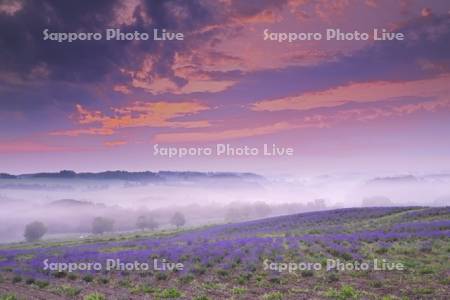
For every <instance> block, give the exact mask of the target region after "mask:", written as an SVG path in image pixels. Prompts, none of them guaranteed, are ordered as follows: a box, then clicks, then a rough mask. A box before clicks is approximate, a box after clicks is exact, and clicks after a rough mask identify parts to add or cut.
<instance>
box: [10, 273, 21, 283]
mask: <svg viewBox="0 0 450 300" xmlns="http://www.w3.org/2000/svg"><path fill="white" fill-rule="evenodd" d="M21 281H22V277H20V276H19V275H16V276H14V277H13V279H12V282H13V283H17V282H21Z"/></svg>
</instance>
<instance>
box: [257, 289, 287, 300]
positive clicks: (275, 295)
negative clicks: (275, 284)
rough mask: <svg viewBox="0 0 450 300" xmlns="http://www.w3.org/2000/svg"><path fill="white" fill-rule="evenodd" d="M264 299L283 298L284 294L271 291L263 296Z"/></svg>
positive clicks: (276, 299) (279, 299)
mask: <svg viewBox="0 0 450 300" xmlns="http://www.w3.org/2000/svg"><path fill="white" fill-rule="evenodd" d="M262 298H263V299H264V300H282V299H283V294H282V293H281V292H278V291H277V292H270V293H267V294H264V295H263V297H262Z"/></svg>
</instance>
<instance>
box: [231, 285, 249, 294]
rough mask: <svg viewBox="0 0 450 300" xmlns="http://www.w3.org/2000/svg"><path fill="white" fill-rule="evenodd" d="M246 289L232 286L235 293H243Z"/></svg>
mask: <svg viewBox="0 0 450 300" xmlns="http://www.w3.org/2000/svg"><path fill="white" fill-rule="evenodd" d="M246 291H247V289H245V288H243V287H234V288H233V290H232V292H233V294H235V295H242V294H245V292H246Z"/></svg>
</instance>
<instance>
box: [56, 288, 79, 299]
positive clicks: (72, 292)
mask: <svg viewBox="0 0 450 300" xmlns="http://www.w3.org/2000/svg"><path fill="white" fill-rule="evenodd" d="M56 292H57V293H58V294H60V295H63V296H67V297H76V296H78V295H79V294H80V293H81V289H80V288H77V287H73V286H70V285H62V286H58V287H57V288H56Z"/></svg>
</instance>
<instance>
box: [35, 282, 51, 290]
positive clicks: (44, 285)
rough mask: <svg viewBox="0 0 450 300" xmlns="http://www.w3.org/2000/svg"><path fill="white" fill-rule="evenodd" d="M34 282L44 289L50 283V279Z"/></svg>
mask: <svg viewBox="0 0 450 300" xmlns="http://www.w3.org/2000/svg"><path fill="white" fill-rule="evenodd" d="M34 284H35V285H37V286H38V287H39V288H40V289H44V288H46V287H48V286H49V285H50V283H49V282H48V281H43V280H36V282H35V283H34Z"/></svg>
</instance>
